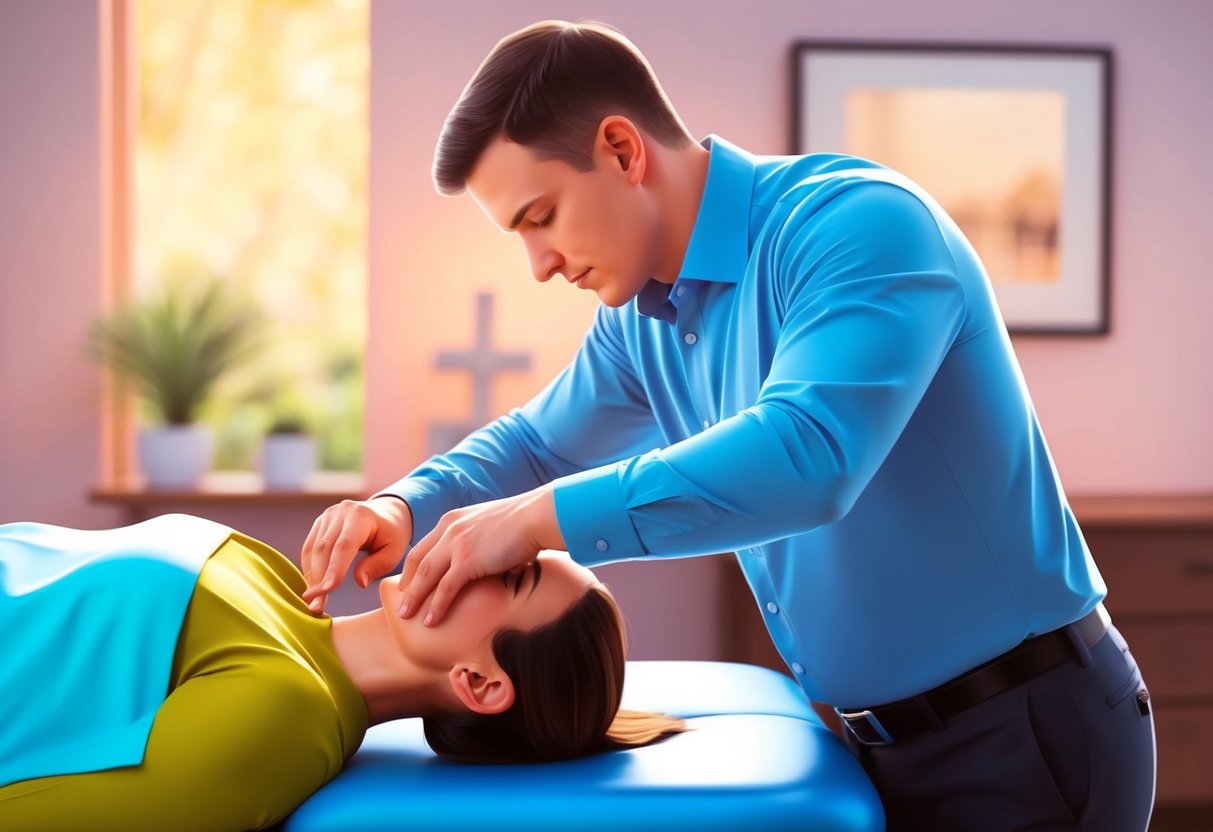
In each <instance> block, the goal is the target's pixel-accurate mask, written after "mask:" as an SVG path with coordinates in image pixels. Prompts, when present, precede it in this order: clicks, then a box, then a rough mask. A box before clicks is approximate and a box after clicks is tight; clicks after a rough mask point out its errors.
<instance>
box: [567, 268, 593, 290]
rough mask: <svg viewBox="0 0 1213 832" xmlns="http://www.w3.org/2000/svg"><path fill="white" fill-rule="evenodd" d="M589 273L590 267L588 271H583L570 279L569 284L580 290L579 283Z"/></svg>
mask: <svg viewBox="0 0 1213 832" xmlns="http://www.w3.org/2000/svg"><path fill="white" fill-rule="evenodd" d="M591 271H592V267H591V268H589V269H586V270H585V271H583V272H582V273H581V274H579V275H577V276H576V277H574V278H570V279H569V283H572V284H574V285H575V286H577V287H578V288H582V286H581V281H583V280H585V277H586V275H588V274H589V273H590V272H591Z"/></svg>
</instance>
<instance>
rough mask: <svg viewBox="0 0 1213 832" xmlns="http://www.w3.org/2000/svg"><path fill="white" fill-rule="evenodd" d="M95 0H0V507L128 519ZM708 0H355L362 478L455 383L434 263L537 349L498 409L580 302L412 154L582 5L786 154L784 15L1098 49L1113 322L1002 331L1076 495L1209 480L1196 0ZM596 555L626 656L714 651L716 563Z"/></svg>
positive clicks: (743, 140)
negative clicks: (361, 128) (106, 438)
mask: <svg viewBox="0 0 1213 832" xmlns="http://www.w3.org/2000/svg"><path fill="white" fill-rule="evenodd" d="M99 2H100V0H43V2H39V3H3V4H0V385H2V386H0V389H3V391H4V399H5V406H4V409H3V411H2V412H0V522H5V521H8V520H15V519H38V520H44V521H49V522H60V523H65V524H69V525H72V524H74V525H79V526H101V525H109V524H114V523H118V522H121V520H122V517H123V515H122V514H121V513H119V512H116V511H113V510H109V509H103V508H99V507H95V506H90V505H89V503H88V501H87V498H86V496H85V495H86V492H87V489H88V488H89V487H90V486H91V485H92V484H93V483H94V479H95V476H96V471H97V458H98V428H97V420H98V414H97V410H96V400H97V394H96V384H97V382H96V375H95V372H94V370H93V368H92V366H91V365H90V364H89V363H88V362H87V361H86V360H85V359H84V358H83V355H82V353H81V351H80V349H79V340H80V337H81V334H82V333H83V331H84V329H85V327H86V326H87V323H88V322H89V321H90V320H91V319H92V317H93V316H94V315H95V313H96V312H97V310H98V308H99V303H100V301H99V290H98V285H99V281H100V252H101V248H100V194H99V184H98V183H99V171H100V149H99V147H100V146H99V138H98V129H97V127H98V117H99V112H98V108H99V104H98V101H99V86H98V80H99V79H98V71H97V62H98V43H97V41H98V12H97V9H98V3H99ZM705 8H707V7H706V6H705V4H703V3H691V2H687V0H667V2H663V3H653V2H651V0H647V1H646V2H635V0H617V2H614V3H611V4H603V3H591V2H564V3H541V2H514V3H510V4H498V3H487V2H485V3H467V2H449V3H440V4H414V3H406V2H383V0H381V2H378V3H376V4H375V6H374V9H373V14H372V27H371V28H372V39H373V41H372V93H371V95H372V97H371V111H372V142H371V182H372V187H371V232H370V263H371V274H370V280H371V285H370V292H371V317H370V353H369V357H368V368H369V390H368V402H367V405H368V407H367V411H368V415H367V436H366V448H367V454H366V459H367V465H366V467H367V478H368V482H369V484H370V486H371V487H373V488H374V487H380V486H382V485H384V484H386V483H388V482H390V481H391V480H393V479H395V478H396V477H397V476H399V475H400V474H402V473H404V472H405V471H406V470H407V469H408V468H409V467H411V466H412V465H413V464H415V462H416V461H418V458H419V453H420V449H419V448H418V447H417V446H416V443H415V442H413V441H412V440H410V439H408V438H407V437H408V436H409V435H410V434H415V432H410V431H402V429H401V428H402V425H406V424H410V420H416V419H417V418H419V417H418V416H417V413H418V412H419V410H420V408H419V406H418V402H419V401H424V400H426V399H437V400H445V399H448V398H451V397H457V396H458V395H459V390H458V386H457V385H455V386H450V387H449V389H448V387H447V386H445V385H448V384H449V383H447V382H441V383H439V382H434V381H433V380H432V379H431V380H428V381H425V384H424V385H423V383H422V381H423V380H424V379H426V378H427V376H428V371H427V369H426V363H427V362H428V360H429V354H428V351H427V350H424V349H418V343H419V341H421V340H423V339H424V338H425V337H430V338H432V337H433V332H432V328H431V329H430V330H427V325H430V326H431V327H432V320H431V319H432V308H427V297H429V296H430V295H431V292H430V291H429V290H428V289H427V287H429V286H432V285H434V284H435V283H441V284H443V285H445V286H447V287H448V288H449V287H450V286H451V285H452V284H454V285H455V286H456V287H457V288H458V289H459V294H460V295H461V296H465V297H466V296H467V292H468V291H470V290H474V289H476V288H481V287H484V288H492V289H494V290H495V291H496V292H497V295H498V309H499V313H500V321H501V323H500V324H499V330H498V331H499V333H502V334H501V336H500V338H501V339H502V342H503V343H504V345H505V346H510V334H509V333H510V332H525V333H531V332H535V331H542V332H543V333H544V338H545V340H543V341H541V342H538V343H539V347H538V349H537V353H536V363H537V367H536V371H535V372H534V373H533V374H532V375H531V376H528V377H523V378H518V379H513V380H510V381H509V382H507V383H503V384H502V385H500V387H499V389H498V398H497V400H495V402H494V404H495V405H496V407H497V409H498V410H501V409H504V408H506V407H508V406H510V405H511V404H514V403H517V402H520V401H521V400H522V399H523V398H525V397H526V396H527V395H530V393H531V392H533V391H534V390H536V389H538V388H539V387H540V386H542V381H543V380H545V379H546V378H547V377H549V376H550V375H551V374H552V373H553V372H555V370H556V369H557V368H558V367H559V366H560V364H561V363H562V362H563V360H564V358H565V355H564V353H563V352H562V351H563V350H565V349H566V346H565V345H567V343H568V342H569V339H570V338H575V337H576V336H577V333H578V332H580V331H581V330H582V329H583V328H584V326H585V324H586V323H587V322H588V320H589V317H590V315H591V313H592V310H593V306H592V302H590V303H587V302H586V301H587V300H589V299H587V298H585V297H575V296H574V297H569V295H570V294H571V292H569V291H568V288H569V287H567V286H557V285H548V286H538V285H537V284H535V283H534V282H533V281H531V280H530V279H529V277H528V276H527V272H526V264H525V259H524V257H523V254H522V250H521V247H520V246H519V245H518V243H517V241H516V240H513V239H508V238H505V237H503V236H501V235H499V234H498V233H497V232H496V231H495V230H493V229H492V228H491V227H490V226H489V225H488V223H487V222H486V221H485V220H484V218H483V216H482V215H481V214H480V213H479V211H478V209H476V207H475V206H474V205H473V204H472V203H471V201H470V200H469V199H467V198H462V199H454V200H451V199H444V198H441V197H438V196H437V195H436V194H435V193H434V192H433V189H432V186H431V184H430V179H429V166H430V161H431V156H432V152H433V146H434V141H435V139H436V137H437V134H438V131H439V129H440V127H441V124H442V120H443V118H444V117H445V116H446V114H447V112H448V110H449V108H450V106H451V104H452V103H453V102H454V100H455V98H456V97H457V96H458V94H459V92H460V91H461V90H462V88H463V85H464V84H465V83H466V81H467V80H468V77H469V76H470V74H471V73H472V71H473V70H474V69H475V67H476V66H477V65H478V64H479V62H480V60H481V59H482V58H483V57H484V55H485V54H486V53H487V51H488V50H489V49H490V48H491V47H492V46H493V44H494V43H495V42H496V41H497V39H499V38H500V37H502V36H503V35H505V34H508V33H509V32H510V31H513V30H514V29H517V28H519V27H521V26H523V25H525V24H527V23H529V22H532V21H534V20H538V19H542V18H545V17H562V18H566V19H574V20H575V19H579V18H585V17H598V18H599V19H603V20H606V21H607V22H609V23H612V24H614V25H616V26H618V27H619V28H621V29H622V30H623V31H624V32H626V33H627V34H628V35H629V37H631V38H632V39H633V40H634V41H635V42H636V43H637V44H638V45H639V46H640V48H641V49H642V50H643V51H644V52H645V53H646V55H647V56H648V57H649V59H650V61H651V63H652V64H653V66H654V68H655V69H656V70H657V72H658V74H659V76H660V77H661V78H662V80H663V83H664V85H665V88H666V91H667V92H668V93H669V95H670V97H671V99H672V100H673V102H674V104H675V106H676V107H678V109H679V111H680V113H681V114H682V116H683V118H684V120H685V121H686V123H687V125H688V127H689V128H690V129H691V131H692V132H693V133H694V134H695V135H697V136H703V135H706V134H707V133H709V132H714V133H719V134H720V135H722V136H725V137H726V138H728V139H729V140H730V141H733V142H735V143H737V144H740V145H741V146H743V147H746V148H748V149H750V150H752V151H753V152H756V153H784V152H787V147H786V134H787V123H788V117H789V116H788V71H789V70H788V48H789V43H790V42H791V41H792V40H794V39H797V38H855V39H886V40H887V39H921V40H951V41H1013V42H1035V43H1042V44H1046V43H1085V44H1099V45H1109V46H1111V47H1112V48H1113V50H1114V51H1115V58H1116V89H1115V125H1114V131H1115V132H1114V158H1115V171H1114V182H1113V196H1114V203H1113V229H1112V256H1113V275H1112V283H1113V313H1112V333H1111V335H1110V336H1108V337H1106V338H1092V339H1066V338H1030V339H1029V338H1020V339H1018V340H1017V341H1016V349H1017V352H1018V354H1019V357H1020V360H1021V362H1022V365H1023V370H1024V374H1025V376H1026V378H1027V381H1028V384H1029V387H1030V389H1031V391H1032V393H1033V396H1034V398H1035V401H1036V404H1037V408H1038V411H1039V413H1040V417H1041V420H1042V422H1043V424H1044V428H1045V431H1046V434H1047V436H1048V438H1049V441H1050V445H1051V447H1052V449H1053V452H1054V455H1055V458H1056V460H1057V463H1058V466H1059V468H1060V471H1061V475H1062V479H1063V481H1064V482H1065V484H1066V486H1067V488H1068V489H1069V491H1070V492H1071V493H1082V494H1089V493H1130V492H1188V491H1206V492H1207V491H1211V490H1213V465H1210V464H1209V463H1210V461H1211V460H1213V453H1211V451H1213V432H1210V431H1209V430H1208V428H1207V424H1208V423H1209V421H1210V415H1211V414H1213V373H1210V372H1209V370H1208V369H1207V366H1208V358H1207V357H1208V356H1211V355H1213V335H1210V328H1209V327H1208V325H1207V324H1206V321H1205V318H1206V315H1207V314H1208V310H1209V309H1211V308H1213V281H1211V280H1210V279H1209V277H1210V274H1209V272H1210V269H1209V266H1210V255H1209V249H1208V247H1207V238H1208V234H1207V231H1206V230H1205V228H1204V227H1203V226H1204V225H1205V224H1206V222H1207V218H1208V217H1209V216H1210V215H1213V210H1211V209H1213V204H1211V201H1213V200H1211V198H1210V197H1209V196H1208V195H1207V193H1206V191H1205V188H1206V183H1208V182H1210V181H1213V162H1210V161H1209V158H1210V157H1209V154H1208V152H1207V150H1202V148H1208V147H1209V146H1210V145H1211V144H1213V98H1210V96H1208V95H1207V91H1206V90H1204V84H1205V81H1206V80H1207V79H1208V78H1209V77H1210V75H1211V72H1213V58H1211V57H1210V51H1209V49H1208V46H1207V44H1208V42H1209V38H1210V35H1211V34H1213V11H1210V10H1209V9H1208V8H1207V7H1205V6H1204V5H1202V4H1198V3H1179V2H1171V3H1160V4H1152V5H1149V6H1147V5H1146V4H1141V3H1137V2H1134V0H1118V2H1115V3H1111V2H1106V0H1071V2H1067V3H1062V4H1058V3H1054V2H1048V3H1046V2H1042V0H1027V1H1026V2H1021V3H1015V4H957V3H955V2H946V1H945V0H922V1H920V2H917V3H914V4H906V3H902V2H894V0H870V1H869V2H857V3H851V4H844V3H832V4H824V3H822V4H806V3H803V2H791V0H753V2H751V3H748V4H746V6H745V8H744V13H741V12H740V11H739V12H736V13H723V14H722V13H718V12H712V13H710V14H705V11H704V10H705ZM722 8H724V7H722ZM562 289H563V290H564V291H563V292H562ZM556 296H562V297H561V298H560V300H553V298H554V297H556ZM553 304H555V305H556V308H557V309H558V310H559V314H557V315H553V313H552V311H551V310H552V307H553ZM427 333H428V335H427ZM470 333H471V327H470V324H469V325H468V326H467V328H466V331H465V332H464V333H458V332H454V331H451V332H450V333H449V334H450V341H451V343H450V344H449V346H460V345H461V344H462V343H464V342H465V341H466V340H467V339H468V338H470ZM549 344H550V349H549V348H548V347H547V345H549ZM1202 356H1205V358H1202ZM425 385H429V386H428V387H427V386H425ZM1202 425H1205V426H1206V427H1204V428H1202ZM220 519H224V518H222V517H220ZM229 522H237V523H239V524H240V525H241V527H242V528H245V529H247V530H250V531H253V532H254V533H258V534H260V535H262V536H263V537H265V538H266V539H267V540H270V541H271V542H273V543H275V545H278V546H279V547H280V548H282V549H283V550H284V551H286V552H288V554H293V553H294V552H295V551H297V547H298V543H299V542H300V541H302V539H303V536H304V535H306V531H307V529H306V526H307V525H309V522H308V517H307V516H305V513H301V512H298V511H296V512H293V513H277V512H273V511H269V510H244V511H242V512H241V513H240V514H238V515H233V519H232V520H230V521H229ZM602 575H603V577H604V579H605V580H607V581H608V582H609V583H612V584H613V585H615V587H616V590H617V593H618V594H619V596H620V598H621V601H622V602H623V604H624V606H625V609H626V610H627V612H628V615H629V618H630V619H631V621H632V625H633V635H634V638H635V639H636V645H635V646H636V648H637V649H636V651H635V654H636V655H638V656H641V657H655V656H687V657H710V656H713V655H715V654H716V653H715V651H716V645H717V643H718V637H719V633H720V627H721V625H720V624H719V623H718V622H717V619H716V618H715V616H714V614H713V613H714V605H715V603H716V598H717V595H718V593H719V591H720V580H721V579H722V578H721V575H720V570H719V569H717V568H716V564H714V563H713V561H711V560H708V559H697V560H687V561H676V562H670V563H666V564H660V565H649V564H643V565H641V564H620V565H615V566H611V567H607V568H606V569H604V570H603V572H602ZM671 599H676V601H672V600H671ZM349 603H350V604H351V605H352V606H356V605H357V604H358V603H360V602H359V601H358V600H356V599H354V598H351V599H350V600H349ZM672 609H677V610H678V614H677V617H676V620H677V624H674V616H673V615H672V613H671V610H672Z"/></svg>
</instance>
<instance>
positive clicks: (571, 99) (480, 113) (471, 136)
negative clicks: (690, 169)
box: [433, 20, 694, 196]
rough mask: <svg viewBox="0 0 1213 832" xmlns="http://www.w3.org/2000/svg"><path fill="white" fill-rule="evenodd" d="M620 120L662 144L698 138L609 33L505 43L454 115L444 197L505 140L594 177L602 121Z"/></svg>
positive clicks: (547, 27) (520, 36) (440, 185)
mask: <svg viewBox="0 0 1213 832" xmlns="http://www.w3.org/2000/svg"><path fill="white" fill-rule="evenodd" d="M608 115H622V116H626V117H627V118H629V119H631V120H632V121H633V122H634V123H635V124H636V125H638V126H639V127H640V128H642V129H643V130H644V131H646V132H647V133H648V134H649V135H650V136H652V137H653V138H654V139H655V140H657V141H658V142H660V143H661V144H663V145H665V146H666V147H671V148H678V149H680V148H684V147H687V146H688V145H689V144H690V143H692V142H694V138H693V137H692V136H691V134H690V133H689V132H688V131H687V129H686V126H685V125H683V123H682V120H681V119H680V118H679V117H678V114H677V113H676V112H675V111H674V108H673V106H672V105H671V104H670V102H669V99H668V98H666V94H665V91H664V90H662V88H661V84H660V83H658V81H657V76H656V75H655V74H654V73H653V68H652V67H651V66H649V62H648V60H647V59H646V58H645V57H644V55H643V54H641V52H640V50H639V49H637V48H636V46H635V45H634V44H633V43H632V42H631V41H629V40H628V39H627V38H626V37H624V36H623V35H622V34H621V33H620V32H618V31H617V30H615V29H613V28H611V27H610V26H609V25H607V24H605V23H599V22H596V21H586V22H582V23H569V22H567V21H563V20H543V21H540V22H538V23H532V24H531V25H530V26H527V27H525V28H523V29H520V30H518V31H517V32H515V33H513V34H512V35H508V36H506V37H504V38H502V39H501V40H500V41H498V42H497V45H496V46H495V47H493V50H492V51H491V52H490V53H489V54H488V57H486V58H485V59H484V61H483V62H482V63H481V64H480V67H479V68H478V69H477V70H476V73H475V74H474V75H473V76H472V80H470V81H469V82H468V84H467V86H466V87H464V90H463V93H462V94H461V95H460V97H459V100H458V101H457V102H455V106H454V107H453V108H452V109H451V112H450V114H449V115H448V116H447V118H446V123H445V124H443V127H442V133H441V134H440V135H439V137H438V146H437V148H436V149H435V151H434V168H433V177H434V185H435V187H436V188H437V189H438V191H439V193H442V194H444V195H446V196H455V195H456V194H459V193H462V192H463V189H464V188H465V187H466V185H467V179H468V177H469V176H471V173H472V170H473V169H474V168H475V167H476V163H477V162H478V161H479V160H480V156H481V154H483V153H484V150H485V148H486V147H488V145H489V144H490V143H491V142H492V141H493V140H494V139H495V138H496V137H498V136H504V137H505V138H506V139H507V140H509V141H512V142H516V143H518V144H522V145H526V146H527V147H528V148H530V149H531V151H532V153H534V155H535V157H536V159H538V160H539V161H547V160H551V159H560V160H562V161H565V162H568V163H569V164H570V165H572V166H573V167H574V168H576V169H577V170H579V171H582V172H585V171H588V170H591V169H592V168H593V162H592V149H593V144H594V137H595V136H596V135H597V133H598V127H599V125H600V124H601V122H602V119H603V118H605V117H606V116H608Z"/></svg>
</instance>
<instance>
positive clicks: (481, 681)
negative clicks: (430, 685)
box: [448, 664, 514, 714]
mask: <svg viewBox="0 0 1213 832" xmlns="http://www.w3.org/2000/svg"><path fill="white" fill-rule="evenodd" d="M448 678H449V679H450V680H451V689H452V690H453V691H455V695H456V696H457V697H459V701H460V702H462V703H463V706H464V707H465V708H467V709H468V710H469V711H475V712H476V713H478V714H499V713H503V712H505V711H508V710H509V709H510V706H511V705H513V704H514V683H513V682H512V681H511V680H510V677H509V676H508V675H506V672H505V671H504V670H502V669H501V668H500V667H492V668H486V667H480V666H471V665H462V664H460V665H455V666H454V667H452V668H451V672H450V673H449V674H448Z"/></svg>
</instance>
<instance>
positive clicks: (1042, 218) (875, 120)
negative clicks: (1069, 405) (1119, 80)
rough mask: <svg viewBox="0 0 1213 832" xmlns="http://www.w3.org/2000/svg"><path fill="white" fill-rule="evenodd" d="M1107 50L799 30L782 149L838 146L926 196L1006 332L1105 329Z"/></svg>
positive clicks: (830, 149) (834, 148) (833, 148)
mask: <svg viewBox="0 0 1213 832" xmlns="http://www.w3.org/2000/svg"><path fill="white" fill-rule="evenodd" d="M1111 76H1112V55H1111V52H1110V51H1109V50H1107V49H1104V48H1094V47H1038V46H1017V45H1002V44H1000V45H965V44H927V43H917V44H915V43H855V42H845V41H799V42H796V43H794V44H793V48H792V98H793V101H792V116H793V117H792V131H791V133H792V135H791V152H792V153H794V154H802V153H813V152H835V153H848V154H852V155H855V156H862V157H864V158H867V159H871V160H873V161H876V162H879V163H881V164H883V165H887V166H888V167H890V168H893V169H894V170H897V171H899V172H901V173H903V174H905V175H907V176H909V177H910V178H911V179H913V180H914V181H915V182H917V183H918V184H919V185H921V186H922V187H923V188H924V189H925V190H926V191H927V192H928V193H930V194H931V195H932V196H933V197H934V198H935V199H937V200H938V201H939V203H940V204H941V205H942V206H943V207H944V209H945V210H946V211H947V212H948V214H949V215H951V217H952V218H953V219H954V220H955V221H956V223H957V225H958V226H960V229H961V230H962V231H963V232H964V234H965V236H966V237H968V239H969V240H970V242H972V244H973V246H974V248H975V249H976V250H977V253H978V255H979V256H980V257H981V260H982V262H983V263H984V264H985V267H986V271H987V273H988V274H989V276H990V280H991V283H992V284H993V287H994V292H995V295H996V296H997V298H998V304H999V307H1000V309H1001V310H1002V313H1003V318H1004V319H1005V320H1006V323H1007V329H1008V330H1010V331H1011V332H1013V333H1046V334H1083V335H1092V334H1093V335H1100V334H1106V333H1107V332H1108V310H1109V279H1108V275H1109V241H1108V229H1109V223H1110V208H1109V201H1110V195H1109V186H1110V171H1111V146H1110V143H1111V142H1110V132H1111V127H1110V126H1111V118H1112V114H1111V85H1112V77H1111Z"/></svg>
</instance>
